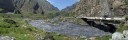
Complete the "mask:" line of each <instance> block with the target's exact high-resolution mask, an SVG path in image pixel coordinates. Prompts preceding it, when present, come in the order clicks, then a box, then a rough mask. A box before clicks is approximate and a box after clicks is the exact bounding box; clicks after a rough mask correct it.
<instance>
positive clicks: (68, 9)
mask: <svg viewBox="0 0 128 40" xmlns="http://www.w3.org/2000/svg"><path fill="white" fill-rule="evenodd" d="M78 3H79V2H76V3H74V4H73V5H71V6H68V7H66V8H64V9H62V10H61V11H64V12H67V11H74V10H75V8H76V7H77V5H78Z"/></svg>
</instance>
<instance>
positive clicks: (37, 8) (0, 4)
mask: <svg viewBox="0 0 128 40" xmlns="http://www.w3.org/2000/svg"><path fill="white" fill-rule="evenodd" d="M0 8H2V9H4V10H3V11H2V12H14V13H36V14H44V13H47V12H51V11H59V9H58V8H56V7H54V6H53V5H51V4H50V3H49V2H48V1H47V0H0Z"/></svg>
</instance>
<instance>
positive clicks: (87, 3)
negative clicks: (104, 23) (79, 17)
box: [76, 0, 128, 17]
mask: <svg viewBox="0 0 128 40" xmlns="http://www.w3.org/2000/svg"><path fill="white" fill-rule="evenodd" d="M127 10H128V9H127V5H126V3H125V0H80V3H79V4H78V5H77V7H76V12H77V13H78V14H84V15H85V16H105V15H106V16H108V17H111V16H124V15H126V14H128V12H127Z"/></svg>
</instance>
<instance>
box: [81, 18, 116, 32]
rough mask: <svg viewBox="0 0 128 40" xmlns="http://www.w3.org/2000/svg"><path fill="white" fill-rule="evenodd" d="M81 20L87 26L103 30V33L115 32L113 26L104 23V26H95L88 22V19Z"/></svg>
mask: <svg viewBox="0 0 128 40" xmlns="http://www.w3.org/2000/svg"><path fill="white" fill-rule="evenodd" d="M81 19H82V20H84V21H85V22H86V23H87V24H88V25H90V26H92V27H95V28H98V29H100V30H103V31H105V32H110V33H114V32H115V31H116V27H115V26H114V25H113V24H108V23H104V25H102V24H96V23H95V22H94V21H88V19H86V18H81Z"/></svg>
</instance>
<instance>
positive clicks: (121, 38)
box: [111, 30, 128, 40]
mask: <svg viewBox="0 0 128 40" xmlns="http://www.w3.org/2000/svg"><path fill="white" fill-rule="evenodd" d="M111 40H128V30H125V31H123V33H120V32H115V33H113V34H112V39H111Z"/></svg>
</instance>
